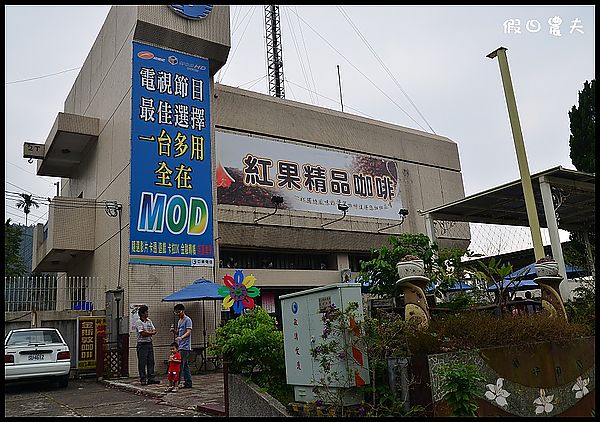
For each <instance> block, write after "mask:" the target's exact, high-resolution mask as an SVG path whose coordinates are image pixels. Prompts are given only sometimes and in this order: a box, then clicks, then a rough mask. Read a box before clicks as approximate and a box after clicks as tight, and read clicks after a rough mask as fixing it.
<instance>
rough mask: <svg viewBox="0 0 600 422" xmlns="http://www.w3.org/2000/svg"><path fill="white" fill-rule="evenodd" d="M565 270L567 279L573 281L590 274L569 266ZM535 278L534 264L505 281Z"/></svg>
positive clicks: (513, 273) (512, 274) (566, 265)
mask: <svg viewBox="0 0 600 422" xmlns="http://www.w3.org/2000/svg"><path fill="white" fill-rule="evenodd" d="M565 270H566V271H567V279H573V278H578V277H584V276H586V275H589V273H588V272H587V271H586V270H584V269H583V268H576V267H574V266H572V265H569V264H565ZM535 277H536V272H535V263H532V264H529V265H526V266H524V267H523V268H521V269H518V270H516V271H514V272H512V273H511V274H509V275H507V276H506V277H505V278H504V280H505V281H510V280H513V279H517V278H518V279H521V280H533V279H534V278H535Z"/></svg>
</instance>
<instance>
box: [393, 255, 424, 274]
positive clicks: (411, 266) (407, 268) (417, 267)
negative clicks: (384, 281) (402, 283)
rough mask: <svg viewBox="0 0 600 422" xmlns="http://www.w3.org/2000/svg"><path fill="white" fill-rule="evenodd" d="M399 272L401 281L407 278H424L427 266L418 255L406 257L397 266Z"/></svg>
mask: <svg viewBox="0 0 600 422" xmlns="http://www.w3.org/2000/svg"><path fill="white" fill-rule="evenodd" d="M396 269H397V270H398V277H400V280H402V279H403V278H406V277H414V276H424V275H425V264H424V263H423V260H422V259H421V258H419V257H418V256H416V255H410V254H409V255H405V256H404V257H402V259H400V262H398V263H397V264H396Z"/></svg>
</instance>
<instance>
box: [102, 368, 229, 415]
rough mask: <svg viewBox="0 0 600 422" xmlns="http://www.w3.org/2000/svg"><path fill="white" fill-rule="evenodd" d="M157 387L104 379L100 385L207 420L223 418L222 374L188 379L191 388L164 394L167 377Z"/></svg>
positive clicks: (138, 382)
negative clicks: (190, 411)
mask: <svg viewBox="0 0 600 422" xmlns="http://www.w3.org/2000/svg"><path fill="white" fill-rule="evenodd" d="M159 380H160V384H152V385H140V380H139V379H137V378H117V379H105V380H102V381H100V382H102V383H104V384H107V385H109V386H111V387H114V388H119V389H122V390H128V391H132V392H135V393H137V394H144V395H147V396H151V397H155V398H157V399H159V400H161V401H163V402H165V403H166V404H168V405H170V406H175V407H179V408H183V409H193V410H196V411H197V412H199V413H203V414H206V415H210V416H225V395H224V387H223V372H221V371H217V372H205V373H200V374H197V375H192V385H193V387H192V388H180V389H179V391H177V392H176V393H167V392H165V388H167V386H168V381H167V377H166V376H164V377H162V378H159Z"/></svg>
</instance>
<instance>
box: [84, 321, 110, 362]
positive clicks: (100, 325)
mask: <svg viewBox="0 0 600 422" xmlns="http://www.w3.org/2000/svg"><path fill="white" fill-rule="evenodd" d="M101 332H102V333H103V332H106V317H103V316H98V317H93V316H92V317H87V316H80V317H77V369H96V355H97V353H98V347H99V345H98V333H101Z"/></svg>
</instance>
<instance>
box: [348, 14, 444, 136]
mask: <svg viewBox="0 0 600 422" xmlns="http://www.w3.org/2000/svg"><path fill="white" fill-rule="evenodd" d="M337 8H338V10H339V11H340V13H341V14H342V15H343V16H344V17H345V18H346V20H347V21H348V23H349V24H350V25H351V26H352V28H353V29H354V31H355V32H356V33H357V34H358V36H359V37H360V38H361V39H362V40H363V42H364V43H365V45H366V46H367V48H368V49H369V50H370V51H371V53H373V55H374V56H375V58H376V59H377V61H378V62H379V64H381V66H382V67H383V69H384V70H385V71H386V72H387V74H388V75H389V76H390V77H391V78H392V80H393V81H394V83H395V84H396V86H397V87H398V88H400V91H402V93H403V94H404V96H405V97H406V98H407V99H408V101H409V102H410V103H411V104H412V106H413V107H414V108H415V110H416V111H417V113H419V116H421V118H422V119H423V120H424V121H425V123H427V126H429V129H431V131H432V132H433V133H434V134H436V133H435V130H433V128H432V127H431V125H430V124H429V122H428V121H427V119H426V118H425V117H424V116H423V115H422V114H421V112H420V111H419V109H418V108H417V106H416V105H415V103H414V102H413V101H412V100H411V99H410V97H409V95H408V94H407V93H406V91H404V89H402V87H401V86H400V83H399V82H398V81H397V80H396V78H395V77H394V75H393V74H392V72H390V70H389V68H388V67H387V66H386V65H385V63H383V60H381V58H380V57H379V55H378V54H377V53H376V52H375V50H374V49H373V47H371V44H369V42H368V41H367V39H366V38H365V37H364V36H363V35H362V33H361V32H360V30H359V29H358V27H357V26H356V25H355V24H354V22H352V19H350V16H348V14H347V13H346V11H345V10H344V9H343V8H342V7H340V6H337Z"/></svg>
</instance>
